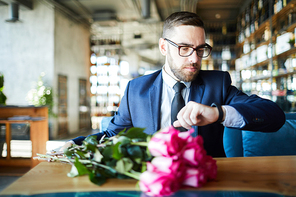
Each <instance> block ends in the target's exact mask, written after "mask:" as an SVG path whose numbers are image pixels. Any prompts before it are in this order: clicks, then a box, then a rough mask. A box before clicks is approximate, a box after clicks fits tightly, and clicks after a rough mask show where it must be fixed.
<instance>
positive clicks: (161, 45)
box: [158, 38, 167, 56]
mask: <svg viewBox="0 0 296 197" xmlns="http://www.w3.org/2000/svg"><path fill="white" fill-rule="evenodd" d="M158 46H159V50H160V52H161V54H162V55H164V56H165V55H167V48H166V47H167V45H166V41H165V40H164V39H163V38H160V39H159V41H158Z"/></svg>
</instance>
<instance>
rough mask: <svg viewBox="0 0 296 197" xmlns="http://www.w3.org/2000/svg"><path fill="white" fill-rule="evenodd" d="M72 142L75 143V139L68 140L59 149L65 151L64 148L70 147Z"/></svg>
mask: <svg viewBox="0 0 296 197" xmlns="http://www.w3.org/2000/svg"><path fill="white" fill-rule="evenodd" d="M72 144H74V142H73V141H68V142H66V143H65V144H64V145H63V146H62V147H61V148H60V150H59V151H62V152H64V150H65V149H67V148H68V147H70V146H71V145H72Z"/></svg>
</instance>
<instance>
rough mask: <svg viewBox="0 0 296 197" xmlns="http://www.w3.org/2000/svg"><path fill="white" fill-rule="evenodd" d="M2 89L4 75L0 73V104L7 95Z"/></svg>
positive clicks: (4, 102)
mask: <svg viewBox="0 0 296 197" xmlns="http://www.w3.org/2000/svg"><path fill="white" fill-rule="evenodd" d="M3 89H4V75H3V74H2V73H0V105H5V104H6V99H7V97H6V96H5V94H4V93H3Z"/></svg>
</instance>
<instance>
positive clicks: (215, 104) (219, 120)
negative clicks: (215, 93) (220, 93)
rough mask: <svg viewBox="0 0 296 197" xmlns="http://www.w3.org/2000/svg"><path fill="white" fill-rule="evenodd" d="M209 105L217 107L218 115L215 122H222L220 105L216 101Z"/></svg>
mask: <svg viewBox="0 0 296 197" xmlns="http://www.w3.org/2000/svg"><path fill="white" fill-rule="evenodd" d="M211 107H217V109H218V111H219V117H218V120H217V121H216V123H222V122H223V110H222V107H221V105H219V104H217V103H212V104H211Z"/></svg>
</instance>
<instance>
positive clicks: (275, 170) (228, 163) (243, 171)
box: [0, 156, 296, 196]
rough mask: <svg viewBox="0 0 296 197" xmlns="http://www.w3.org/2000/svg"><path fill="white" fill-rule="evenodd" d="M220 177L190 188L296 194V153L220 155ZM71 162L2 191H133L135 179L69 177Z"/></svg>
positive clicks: (47, 166)
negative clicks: (98, 181) (96, 180)
mask: <svg viewBox="0 0 296 197" xmlns="http://www.w3.org/2000/svg"><path fill="white" fill-rule="evenodd" d="M217 164H218V175H217V179H216V180H214V181H211V182H208V183H207V184H206V185H205V186H204V187H202V188H200V189H196V188H193V189H188V191H192V190H195V191H252V192H269V193H276V194H281V195H286V196H296V156H277V157H239V158H219V159H217ZM70 168H71V166H70V165H69V164H64V163H48V162H42V163H40V164H39V165H37V166H36V167H35V168H33V169H32V170H31V171H29V172H28V173H27V174H25V175H24V176H22V177H21V178H19V179H18V180H17V181H15V182H14V183H12V184H11V185H10V186H8V187H7V188H6V189H4V190H3V191H2V192H1V193H0V195H12V194H19V195H20V194H22V195H33V194H41V193H59V192H90V191H133V190H136V187H135V184H136V182H137V181H136V180H133V179H130V180H129V179H128V180H126V179H125V180H119V179H110V180H108V181H107V183H105V184H104V185H103V186H96V185H94V184H93V183H91V182H90V181H89V180H88V176H81V177H76V178H69V177H67V173H68V172H70Z"/></svg>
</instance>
